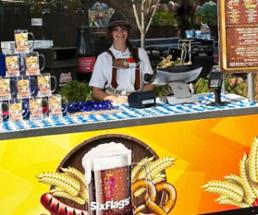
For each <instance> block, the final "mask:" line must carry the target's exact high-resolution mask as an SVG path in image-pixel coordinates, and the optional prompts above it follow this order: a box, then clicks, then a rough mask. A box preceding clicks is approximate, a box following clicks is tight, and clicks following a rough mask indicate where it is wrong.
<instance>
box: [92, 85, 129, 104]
mask: <svg viewBox="0 0 258 215" xmlns="http://www.w3.org/2000/svg"><path fill="white" fill-rule="evenodd" d="M91 96H92V98H93V99H96V100H99V101H103V100H110V101H111V102H115V103H126V102H127V96H116V95H111V94H108V93H106V92H104V91H103V90H102V89H101V88H97V87H92V95H91Z"/></svg>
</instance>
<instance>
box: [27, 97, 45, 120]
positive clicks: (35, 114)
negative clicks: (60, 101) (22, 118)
mask: <svg viewBox="0 0 258 215" xmlns="http://www.w3.org/2000/svg"><path fill="white" fill-rule="evenodd" d="M29 112H30V120H35V119H41V118H42V117H43V108H42V99H41V98H30V99H29Z"/></svg>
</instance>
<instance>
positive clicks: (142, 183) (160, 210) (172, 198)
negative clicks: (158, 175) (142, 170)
mask: <svg viewBox="0 0 258 215" xmlns="http://www.w3.org/2000/svg"><path fill="white" fill-rule="evenodd" d="M153 186H154V185H153V184H152V183H151V182H149V181H147V180H144V179H141V180H137V181H136V182H135V183H134V184H133V185H132V193H134V192H135V191H137V190H138V189H139V188H145V189H146V190H147V189H148V191H147V192H146V194H145V203H146V205H144V204H142V205H140V206H138V207H137V208H136V209H135V211H134V214H136V215H145V213H143V212H142V211H143V210H145V209H146V207H147V209H148V210H149V211H150V212H151V213H153V214H156V215H167V214H168V213H169V212H170V211H171V210H172V209H173V207H174V206H175V203H176V189H175V188H174V186H173V185H171V184H169V183H166V182H160V183H158V184H156V185H155V187H154V189H155V191H153V190H152V189H153ZM161 191H165V192H166V193H167V195H168V198H167V201H166V203H165V205H164V206H160V205H158V204H156V203H155V201H156V192H161ZM152 193H155V195H152ZM154 196H155V198H154Z"/></svg>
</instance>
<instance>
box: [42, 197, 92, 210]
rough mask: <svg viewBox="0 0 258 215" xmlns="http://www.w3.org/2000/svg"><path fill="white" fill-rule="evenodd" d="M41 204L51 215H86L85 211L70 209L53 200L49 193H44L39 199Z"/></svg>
mask: <svg viewBox="0 0 258 215" xmlns="http://www.w3.org/2000/svg"><path fill="white" fill-rule="evenodd" d="M40 201H41V204H42V205H43V206H44V207H45V208H46V209H47V210H48V211H49V212H50V213H51V215H88V212H87V211H84V210H79V209H76V208H72V207H70V206H68V205H66V204H64V203H62V202H61V201H60V200H58V199H57V198H55V197H54V196H53V195H52V194H51V193H44V194H43V195H42V196H41V198H40Z"/></svg>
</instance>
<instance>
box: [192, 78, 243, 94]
mask: <svg viewBox="0 0 258 215" xmlns="http://www.w3.org/2000/svg"><path fill="white" fill-rule="evenodd" d="M245 79H246V78H245V77H244V76H243V77H241V76H235V75H231V74H226V75H225V90H226V92H227V93H233V94H237V95H240V96H244V97H246V96H247V82H246V80H245ZM208 82H209V81H208V80H207V79H203V78H200V79H198V81H197V82H196V84H195V92H196V93H207V92H209V88H208Z"/></svg>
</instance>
